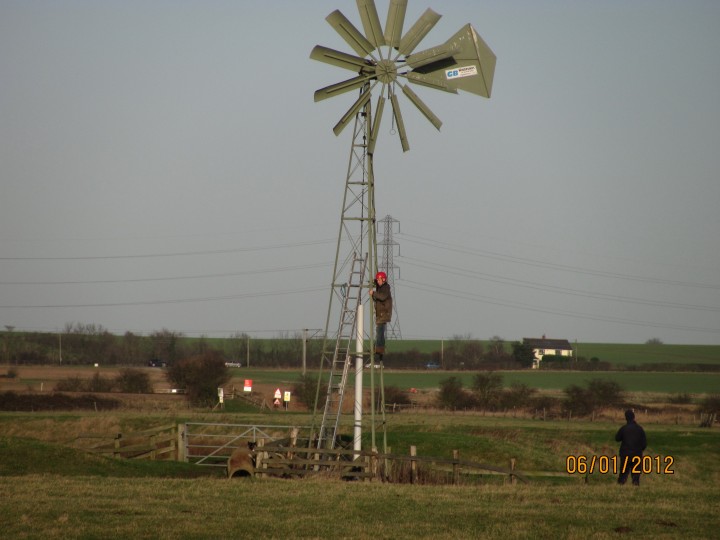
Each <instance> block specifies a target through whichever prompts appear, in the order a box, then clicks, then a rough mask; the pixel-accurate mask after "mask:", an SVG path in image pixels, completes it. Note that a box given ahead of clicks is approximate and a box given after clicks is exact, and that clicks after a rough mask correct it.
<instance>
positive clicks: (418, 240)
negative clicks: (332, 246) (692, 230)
mask: <svg viewBox="0 0 720 540" xmlns="http://www.w3.org/2000/svg"><path fill="white" fill-rule="evenodd" d="M400 236H402V238H403V239H405V240H406V241H407V242H410V243H415V244H420V245H423V246H429V247H435V248H439V249H444V250H447V251H452V252H455V253H464V254H466V255H474V256H477V257H484V258H489V259H494V260H499V261H503V262H514V263H517V264H523V265H527V266H534V267H537V268H546V269H551V270H561V271H564V272H572V273H576V274H586V275H592V276H600V277H610V278H615V279H624V280H630V281H641V282H644V283H657V284H660V285H678V286H683V287H696V288H702V289H714V290H720V285H714V284H710V283H697V282H692V281H679V280H672V279H661V278H654V277H647V276H638V275H633V274H622V273H618V272H606V271H603V270H594V269H589V268H582V267H578V266H570V265H565V264H558V263H550V262H546V261H540V260H537V259H529V258H525V257H516V256H513V255H505V254H502V253H497V252H492V251H486V250H479V249H469V248H464V247H462V246H455V245H453V244H449V243H447V242H439V241H437V240H432V239H429V238H423V237H420V236H413V235H409V234H405V233H403V234H401V235H400Z"/></svg>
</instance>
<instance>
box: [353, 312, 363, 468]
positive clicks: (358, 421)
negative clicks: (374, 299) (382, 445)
mask: <svg viewBox="0 0 720 540" xmlns="http://www.w3.org/2000/svg"><path fill="white" fill-rule="evenodd" d="M356 315H357V318H356V319H355V321H356V323H357V324H356V326H357V334H356V336H355V352H356V353H357V356H356V357H355V430H354V438H353V450H356V451H357V452H360V451H361V450H362V444H361V440H360V439H361V437H362V395H363V355H362V352H363V306H362V304H360V305H359V306H358V310H357V314H356ZM359 457H360V456H359V455H356V456H355V459H358V458H359Z"/></svg>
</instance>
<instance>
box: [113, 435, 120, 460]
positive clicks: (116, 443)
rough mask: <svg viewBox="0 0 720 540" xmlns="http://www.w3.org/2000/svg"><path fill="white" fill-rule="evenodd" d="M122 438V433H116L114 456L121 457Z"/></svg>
mask: <svg viewBox="0 0 720 540" xmlns="http://www.w3.org/2000/svg"><path fill="white" fill-rule="evenodd" d="M121 438H122V433H118V434H117V435H115V451H114V452H113V457H116V458H117V457H121V454H120V439H121Z"/></svg>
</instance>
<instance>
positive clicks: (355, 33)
mask: <svg viewBox="0 0 720 540" xmlns="http://www.w3.org/2000/svg"><path fill="white" fill-rule="evenodd" d="M325 20H326V21H327V22H328V23H330V26H332V27H333V28H334V29H335V31H336V32H337V33H338V34H340V37H341V38H343V39H344V40H345V42H346V43H347V44H348V45H350V46H351V47H352V48H353V49H354V50H355V52H356V53H358V54H359V55H362V56H367V55H368V54H370V53H372V52H373V50H375V47H373V44H372V43H370V42H369V41H368V40H367V39H366V38H365V36H363V35H362V33H361V32H360V30H358V29H357V28H355V25H353V23H351V22H350V21H349V20H348V18H347V17H345V15H343V14H342V13H341V12H340V10H339V9H336V10H335V11H333V12H332V13H331V14H330V15H328V16H327V17H325Z"/></svg>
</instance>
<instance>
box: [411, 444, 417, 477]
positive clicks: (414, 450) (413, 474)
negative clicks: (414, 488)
mask: <svg viewBox="0 0 720 540" xmlns="http://www.w3.org/2000/svg"><path fill="white" fill-rule="evenodd" d="M414 457H417V446H415V445H412V446H410V458H411V459H410V483H411V484H416V483H417V481H418V471H417V460H415V459H412V458H414Z"/></svg>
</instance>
